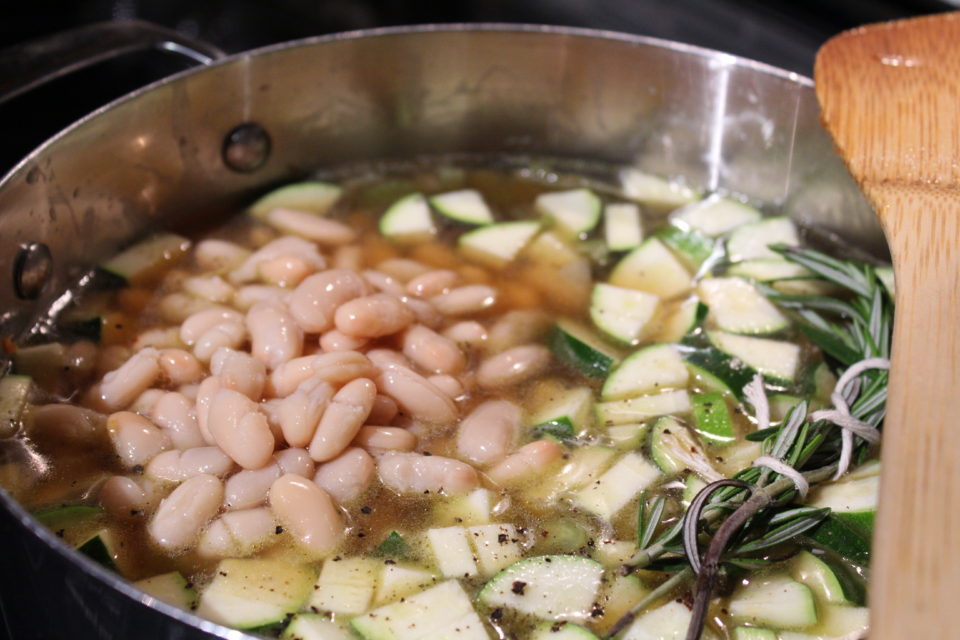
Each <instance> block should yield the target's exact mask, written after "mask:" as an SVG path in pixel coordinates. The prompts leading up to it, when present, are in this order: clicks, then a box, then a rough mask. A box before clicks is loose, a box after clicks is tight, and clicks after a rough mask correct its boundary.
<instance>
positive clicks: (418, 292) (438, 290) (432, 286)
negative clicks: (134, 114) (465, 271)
mask: <svg viewBox="0 0 960 640" xmlns="http://www.w3.org/2000/svg"><path fill="white" fill-rule="evenodd" d="M457 278H458V276H457V274H456V272H455V271H450V270H448V269H438V270H436V271H429V272H427V273H424V274H421V275H419V276H417V277H415V278H413V279H411V280H410V281H409V282H408V283H407V293H409V294H410V295H412V296H417V297H418V298H432V297H434V296H438V295H440V294H442V293H445V292H447V291H449V290H450V289H451V288H452V287H453V285H455V284H456V283H457Z"/></svg>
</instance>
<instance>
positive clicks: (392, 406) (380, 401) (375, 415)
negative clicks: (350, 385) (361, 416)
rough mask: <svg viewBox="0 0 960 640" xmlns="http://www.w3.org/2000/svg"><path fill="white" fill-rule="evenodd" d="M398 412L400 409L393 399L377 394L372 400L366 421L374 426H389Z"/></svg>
mask: <svg viewBox="0 0 960 640" xmlns="http://www.w3.org/2000/svg"><path fill="white" fill-rule="evenodd" d="M399 412H400V407H398V406H397V403H396V401H395V400H394V399H393V398H391V397H390V396H385V395H383V394H379V393H378V394H377V397H376V398H374V399H373V407H371V408H370V415H369V416H367V420H368V421H369V422H372V423H374V424H390V423H391V422H393V419H394V418H396V417H397V413H399Z"/></svg>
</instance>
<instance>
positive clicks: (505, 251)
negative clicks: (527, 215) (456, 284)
mask: <svg viewBox="0 0 960 640" xmlns="http://www.w3.org/2000/svg"><path fill="white" fill-rule="evenodd" d="M539 230H540V223H538V222H530V221H524V222H501V223H499V224H491V225H487V226H485V227H481V228H479V229H475V230H474V231H470V232H469V233H465V234H463V235H462V236H460V239H459V240H458V241H457V248H458V249H459V251H460V253H462V254H463V255H464V256H465V257H466V258H468V259H470V260H474V261H475V262H479V263H481V264H483V265H486V266H488V267H491V268H494V269H502V268H503V267H505V266H507V265H508V264H510V263H511V262H513V260H514V258H516V257H517V255H518V254H519V253H520V251H522V250H523V248H524V247H525V246H526V244H527V243H528V242H530V239H531V238H533V236H535V235H536V234H537V231H539Z"/></svg>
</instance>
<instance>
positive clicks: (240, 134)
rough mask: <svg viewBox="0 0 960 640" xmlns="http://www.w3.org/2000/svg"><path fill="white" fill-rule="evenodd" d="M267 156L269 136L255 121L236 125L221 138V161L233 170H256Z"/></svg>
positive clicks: (247, 171) (268, 153) (244, 171)
mask: <svg viewBox="0 0 960 640" xmlns="http://www.w3.org/2000/svg"><path fill="white" fill-rule="evenodd" d="M269 156H270V136H269V135H267V132H266V131H265V130H264V128H263V127H261V126H260V125H258V124H257V123H256V122H245V123H243V124H240V125H237V126H236V127H234V128H233V130H232V131H230V133H228V134H227V137H226V138H224V140H223V163H224V164H225V165H227V166H228V167H230V168H231V169H233V170H234V171H239V172H241V173H249V172H251V171H256V170H257V169H259V168H260V167H261V166H263V163H264V162H266V161H267V158H268V157H269Z"/></svg>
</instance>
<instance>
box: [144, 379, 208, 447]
mask: <svg viewBox="0 0 960 640" xmlns="http://www.w3.org/2000/svg"><path fill="white" fill-rule="evenodd" d="M150 418H151V419H152V420H153V421H154V423H156V424H157V425H158V426H160V427H162V428H163V430H164V432H165V433H166V434H167V436H168V437H169V438H170V442H172V443H173V446H174V447H176V448H177V449H192V448H194V447H202V446H203V445H204V444H207V442H206V440H204V437H203V434H202V433H201V432H200V426H199V425H198V424H197V410H196V407H195V406H194V403H193V402H191V401H190V400H189V399H188V398H187V397H186V396H184V395H183V394H181V393H177V392H176V391H171V392H169V393H165V394H164V395H163V397H162V398H160V399H159V400H158V401H157V403H156V404H155V405H154V406H153V411H152V412H151V414H150Z"/></svg>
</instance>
